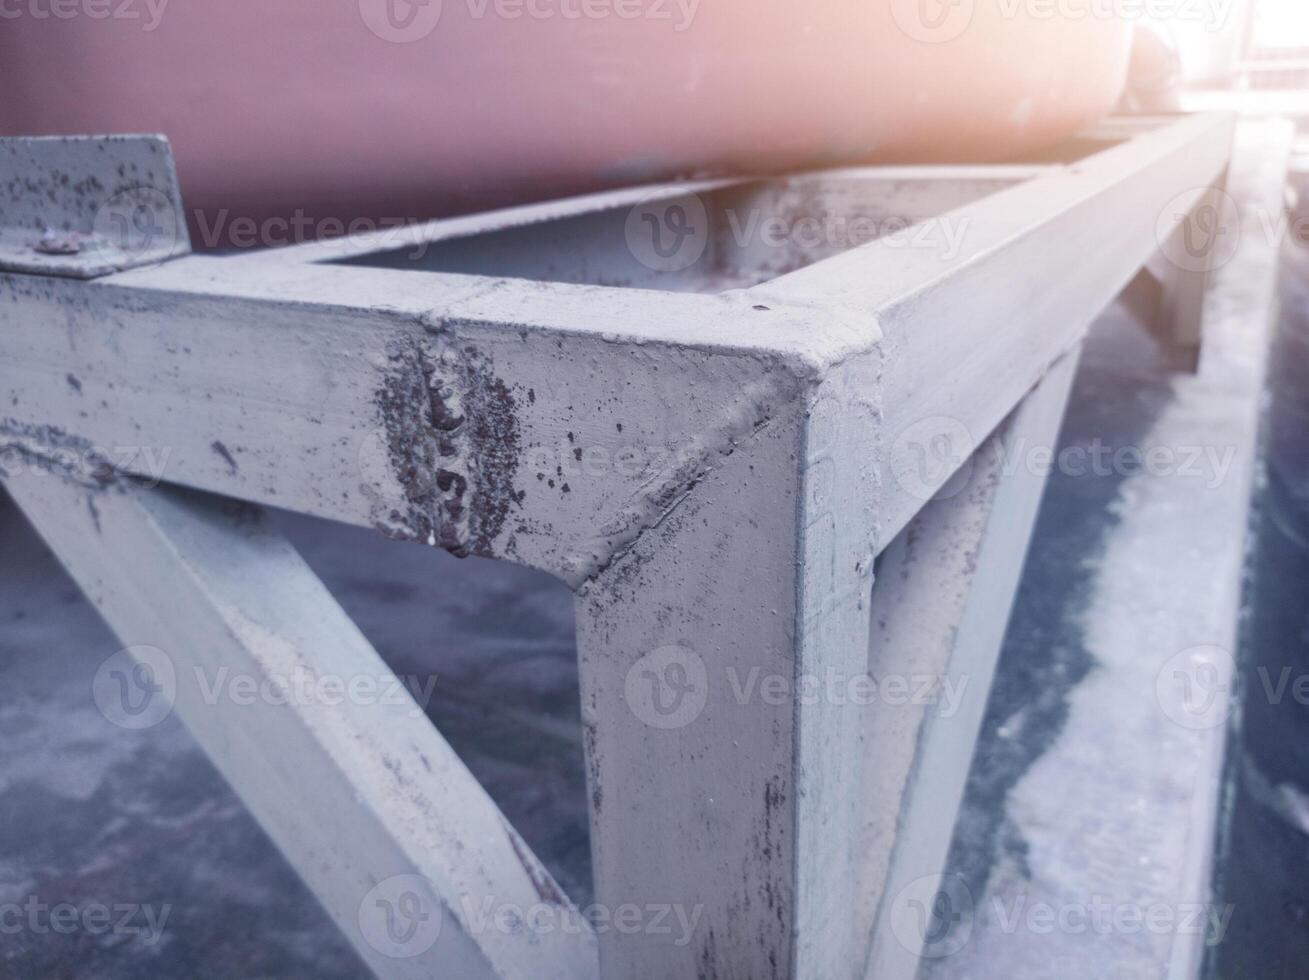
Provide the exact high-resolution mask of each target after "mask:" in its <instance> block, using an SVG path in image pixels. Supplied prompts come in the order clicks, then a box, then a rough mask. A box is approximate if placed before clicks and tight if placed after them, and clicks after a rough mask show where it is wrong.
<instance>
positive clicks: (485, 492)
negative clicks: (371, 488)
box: [374, 333, 525, 558]
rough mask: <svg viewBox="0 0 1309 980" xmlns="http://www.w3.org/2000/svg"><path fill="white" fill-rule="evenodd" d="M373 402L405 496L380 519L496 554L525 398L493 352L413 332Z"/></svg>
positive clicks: (466, 551)
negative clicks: (512, 387)
mask: <svg viewBox="0 0 1309 980" xmlns="http://www.w3.org/2000/svg"><path fill="white" fill-rule="evenodd" d="M389 360H390V367H389V369H388V371H387V374H386V377H385V379H384V381H383V384H382V386H381V388H380V389H379V390H378V392H377V394H376V397H375V399H374V400H375V402H376V404H377V406H378V409H379V412H380V414H381V418H382V426H383V430H384V432H385V434H386V449H387V454H388V457H389V461H390V465H391V469H392V471H393V472H394V474H395V477H396V480H397V482H398V483H399V484H400V487H401V489H402V491H403V493H404V502H403V506H394V505H392V506H390V507H388V508H386V509H385V511H384V513H383V514H382V516H381V517H380V518H375V523H376V524H377V526H378V527H379V529H381V530H382V531H383V532H384V533H386V534H388V535H389V536H391V537H398V538H404V539H409V540H417V541H425V542H427V543H428V544H431V545H434V546H437V547H440V548H443V549H445V550H446V551H449V552H450V553H451V554H454V555H456V556H458V557H461V558H463V557H467V556H468V555H486V556H490V555H493V554H495V553H496V540H497V539H498V538H499V537H500V535H501V534H502V533H503V531H504V529H505V525H506V523H507V521H508V518H509V511H510V509H511V508H512V507H514V506H516V505H519V504H521V502H522V499H523V497H524V495H525V494H524V491H521V490H517V489H515V487H514V478H515V476H516V474H517V471H518V462H519V458H520V454H521V440H520V430H519V423H518V406H517V404H516V403H515V400H514V398H513V395H512V394H511V393H510V391H509V388H508V386H507V385H506V384H505V383H504V382H503V381H502V380H501V379H500V378H499V377H497V376H496V374H495V372H494V370H493V366H492V364H491V362H490V359H489V358H487V357H485V356H484V355H483V354H481V352H480V351H478V350H477V348H475V347H473V346H471V345H459V344H457V343H456V342H454V341H453V339H452V338H450V337H449V336H448V335H445V334H441V333H433V334H429V335H427V336H425V337H423V338H421V339H419V338H407V339H405V340H404V341H401V342H399V343H397V344H396V345H395V346H394V347H393V349H392V350H391V351H390V353H389Z"/></svg>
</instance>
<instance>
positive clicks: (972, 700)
mask: <svg viewBox="0 0 1309 980" xmlns="http://www.w3.org/2000/svg"><path fill="white" fill-rule="evenodd" d="M1077 362H1078V352H1073V353H1070V354H1068V355H1066V356H1065V357H1064V358H1063V359H1062V360H1061V361H1059V362H1058V363H1057V364H1056V365H1055V366H1054V367H1053V368H1051V370H1050V372H1049V373H1048V374H1047V375H1046V376H1045V378H1044V379H1043V380H1042V381H1041V383H1040V384H1039V385H1038V386H1037V387H1036V388H1035V389H1034V390H1033V392H1032V393H1031V394H1030V395H1028V396H1027V398H1026V399H1025V400H1024V401H1023V402H1022V404H1020V405H1019V406H1018V408H1016V409H1015V410H1014V412H1013V413H1012V414H1011V415H1010V416H1009V418H1008V419H1006V420H1005V422H1004V423H1003V424H1002V425H1001V427H1000V429H999V430H997V431H996V432H995V434H993V435H992V436H991V437H990V439H988V440H987V441H986V442H985V443H984V444H983V445H982V446H981V447H980V448H979V449H978V451H977V452H976V453H975V454H974V457H973V459H972V460H971V461H970V463H969V467H968V469H966V470H965V472H964V474H962V476H963V477H964V478H963V479H958V480H956V481H955V482H954V483H952V484H951V489H953V490H954V491H955V492H954V493H953V494H952V495H951V496H948V497H946V498H943V499H938V500H934V501H932V502H931V503H929V504H928V505H927V506H926V507H925V508H924V509H923V510H922V511H921V512H920V513H919V514H918V516H917V517H916V518H915V519H914V521H913V523H912V524H910V526H909V527H908V528H907V529H906V530H905V532H904V533H902V534H901V535H900V536H899V537H898V538H897V539H896V540H895V541H894V542H892V543H891V545H890V546H889V547H888V548H887V550H886V552H884V553H883V555H882V559H881V563H880V565H879V572H878V582H877V584H876V585H875V586H874V588H873V597H872V600H873V601H872V606H873V635H872V640H871V644H870V647H869V658H868V659H869V672H870V673H871V675H872V676H873V677H874V678H875V679H879V680H880V679H884V678H897V679H908V681H909V689H910V690H914V689H917V690H923V689H925V685H926V684H928V683H930V684H932V685H933V692H934V696H933V697H930V698H924V699H921V700H918V701H915V702H913V703H909V704H905V705H904V706H903V707H901V708H900V709H899V710H897V711H873V712H869V714H868V716H867V719H866V721H867V729H866V732H865V740H866V743H867V745H868V753H867V756H866V758H865V777H864V799H865V803H864V809H863V815H864V824H863V828H862V830H863V838H862V844H861V848H860V854H859V862H858V874H859V877H860V882H861V884H860V890H859V907H858V908H859V921H860V923H861V926H862V928H864V929H866V930H868V931H869V932H871V935H872V945H871V951H870V955H869V960H868V971H867V973H866V977H867V978H868V980H913V977H914V976H915V975H916V974H917V972H918V967H919V963H920V958H921V957H922V956H923V955H927V956H936V955H941V954H942V952H943V950H942V949H940V948H934V946H935V944H933V943H932V942H931V940H932V939H933V932H932V926H931V923H930V922H928V921H927V920H926V919H925V918H924V910H927V909H931V908H933V907H934V906H937V905H939V903H940V902H941V901H942V900H944V901H945V902H954V903H956V911H958V912H966V911H967V910H966V909H961V908H958V907H957V906H958V904H959V903H960V902H961V901H963V899H962V897H961V896H959V895H957V894H955V892H954V890H953V889H951V888H950V887H943V886H946V885H948V883H946V882H944V881H943V880H942V879H941V873H942V871H943V870H944V868H945V861H946V856H947V853H948V851H949V847H950V840H951V837H952V835H953V831H954V824H955V819H956V816H957V814H958V810H959V805H960V803H961V802H962V799H963V792H964V786H965V784H966V782H967V778H968V769H969V766H970V764H971V762H972V758H973V749H974V746H975V744H976V741H977V733H978V730H979V729H980V727H981V723H982V717H983V714H984V712H985V709H986V703H987V697H988V694H989V692H990V687H991V680H992V677H993V676H994V674H995V666H996V660H997V658H998V656H999V653H1000V646H1001V643H1002V641H1003V639H1004V632H1005V626H1006V624H1007V623H1008V619H1009V612H1010V610H1011V608H1012V606H1013V599H1014V594H1015V592H1016V591H1017V589H1018V582H1019V579H1020V577H1021V573H1022V567H1023V560H1024V558H1025V556H1026V554H1027V547H1028V544H1029V542H1030V539H1031V534H1032V530H1033V527H1034V525H1035V523H1036V516H1037V512H1038V510H1039V509H1040V503H1041V496H1042V492H1043V490H1044V488H1045V484H1046V477H1047V475H1048V468H1049V466H1050V465H1052V457H1051V456H1047V455H1046V453H1047V451H1048V452H1050V453H1052V452H1053V451H1054V449H1055V447H1056V444H1057V439H1058V435H1059V427H1060V423H1061V421H1062V419H1063V415H1064V408H1065V406H1066V404H1067V401H1068V395H1069V391H1070V390H1071V388H1072V383H1073V378H1074V376H1075V374H1076V368H1077Z"/></svg>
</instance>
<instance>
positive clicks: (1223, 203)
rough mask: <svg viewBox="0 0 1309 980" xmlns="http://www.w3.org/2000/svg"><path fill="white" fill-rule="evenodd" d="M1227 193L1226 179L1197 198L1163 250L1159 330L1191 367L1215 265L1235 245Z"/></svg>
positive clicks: (1196, 355) (1233, 219) (1195, 359)
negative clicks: (1185, 357)
mask: <svg viewBox="0 0 1309 980" xmlns="http://www.w3.org/2000/svg"><path fill="white" fill-rule="evenodd" d="M1226 188H1227V176H1226V174H1224V175H1223V176H1222V177H1220V178H1219V180H1218V181H1217V182H1215V184H1214V185H1213V186H1212V187H1210V188H1209V189H1208V190H1207V191H1206V192H1205V193H1204V194H1203V195H1202V196H1201V197H1200V199H1199V201H1198V202H1196V204H1195V206H1194V207H1193V208H1192V209H1191V212H1190V213H1189V214H1188V215H1187V216H1186V217H1185V218H1184V219H1183V220H1182V222H1181V224H1180V225H1179V227H1178V229H1177V231H1176V232H1175V233H1174V234H1173V238H1172V240H1171V241H1170V242H1168V243H1167V244H1166V245H1165V247H1164V258H1165V261H1164V263H1163V265H1162V268H1163V270H1164V272H1163V276H1162V281H1161V287H1162V294H1161V298H1160V305H1159V328H1160V330H1161V332H1162V334H1163V336H1164V337H1166V338H1167V339H1168V340H1169V341H1170V342H1171V343H1173V344H1174V345H1176V346H1177V348H1178V349H1179V350H1181V351H1182V352H1184V353H1185V354H1187V355H1188V357H1189V360H1190V362H1191V366H1192V367H1195V366H1198V364H1199V358H1200V347H1201V345H1202V342H1203V336H1202V329H1203V324H1204V301H1205V296H1206V294H1207V293H1208V290H1209V283H1210V280H1211V279H1212V276H1213V271H1214V268H1215V263H1216V261H1217V259H1218V257H1219V256H1220V255H1221V254H1222V251H1223V249H1225V248H1230V247H1231V245H1232V244H1233V243H1232V242H1231V241H1230V236H1234V235H1237V234H1239V227H1237V224H1236V223H1237V221H1238V218H1237V215H1235V214H1234V213H1233V210H1232V206H1231V204H1230V198H1228V196H1227V191H1226Z"/></svg>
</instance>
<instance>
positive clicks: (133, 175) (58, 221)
mask: <svg viewBox="0 0 1309 980" xmlns="http://www.w3.org/2000/svg"><path fill="white" fill-rule="evenodd" d="M190 251H191V238H190V235H189V233H188V232H187V228H186V215H185V212H184V211H183V209H182V194H181V191H180V190H179V189H178V185H177V172H176V170H175V169H174V167H173V153H172V149H171V148H170V147H169V145H168V140H167V139H166V138H165V137H163V136H40V137H16V138H0V270H2V271H6V272H23V273H30V274H34V275H44V276H63V277H67V278H72V279H96V278H98V277H100V276H107V275H110V274H111V273H114V272H121V271H123V270H125V269H134V268H137V267H138V266H143V265H154V264H157V263H160V262H164V261H166V260H168V259H171V258H176V257H178V256H181V255H187V254H189V253H190Z"/></svg>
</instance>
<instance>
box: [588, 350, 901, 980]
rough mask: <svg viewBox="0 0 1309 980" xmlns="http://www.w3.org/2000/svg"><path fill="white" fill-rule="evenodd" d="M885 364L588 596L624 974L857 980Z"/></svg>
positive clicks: (611, 878)
mask: <svg viewBox="0 0 1309 980" xmlns="http://www.w3.org/2000/svg"><path fill="white" fill-rule="evenodd" d="M875 384H876V372H875V364H874V363H873V361H872V359H871V358H867V359H860V360H859V361H858V362H849V363H847V364H846V365H844V366H843V367H841V368H840V369H839V370H837V371H836V372H835V373H834V374H833V376H831V377H829V378H827V379H826V380H824V381H823V382H822V383H821V384H819V385H817V386H816V387H814V388H811V389H807V390H805V391H802V392H800V393H798V396H797V399H796V404H795V405H794V407H793V408H791V409H788V413H789V415H788V416H787V417H774V418H773V419H771V420H770V421H768V422H766V423H765V424H763V425H761V426H760V427H759V428H757V429H756V431H755V433H754V435H753V436H751V437H750V438H749V440H747V441H745V442H743V443H741V444H740V445H738V446H736V447H735V449H734V451H732V452H731V453H730V454H728V455H725V456H724V457H722V458H721V459H719V460H718V461H717V462H716V464H714V465H712V466H711V467H709V468H708V472H703V473H701V474H698V475H697V478H696V479H695V480H693V481H691V484H692V485H690V486H688V488H687V494H686V496H685V497H684V498H683V499H682V501H681V502H680V504H678V505H675V506H674V508H673V509H672V510H671V511H670V512H669V513H668V514H666V515H665V517H664V519H663V520H662V521H661V522H659V523H658V524H657V525H656V526H654V527H652V528H650V529H649V530H648V531H646V532H645V534H644V535H643V536H642V537H641V538H640V539H639V540H638V541H637V542H636V544H635V546H634V547H633V548H632V549H631V550H630V551H628V552H627V553H626V554H624V555H622V556H621V557H620V558H619V559H618V560H616V561H615V562H613V563H611V564H610V565H609V567H608V568H606V569H605V571H604V572H603V573H602V574H601V575H600V576H599V577H598V578H597V579H595V580H593V581H592V582H591V583H589V584H588V585H587V586H585V587H584V588H583V589H582V590H581V592H580V594H579V598H578V604H577V609H578V634H579V644H580V656H581V670H582V699H583V701H582V705H583V717H584V722H585V725H586V736H587V755H588V765H589V773H588V775H589V780H590V789H591V799H592V849H593V854H594V860H595V879H596V892H597V900H598V901H599V903H600V904H601V905H602V906H603V907H604V908H606V909H607V910H608V911H610V912H611V913H616V911H617V910H619V909H620V908H621V907H622V906H625V905H635V906H638V907H640V908H642V909H647V908H651V907H669V906H671V907H672V910H673V912H672V915H671V916H670V917H669V920H668V921H669V922H673V923H676V922H678V921H684V922H689V923H692V924H693V928H692V929H691V930H689V934H686V933H684V932H683V931H681V930H679V929H678V928H676V927H674V928H673V929H672V930H671V931H670V932H656V931H654V930H653V929H649V930H642V931H635V932H631V933H629V934H623V933H621V932H620V931H618V930H617V929H611V930H608V931H602V932H601V934H600V937H599V939H600V962H601V967H600V968H601V974H602V975H603V976H606V977H615V978H618V977H621V978H623V980H666V978H668V977H715V978H718V980H727V978H739V980H765V978H805V980H849V978H852V977H854V976H856V975H857V973H858V970H859V968H860V966H861V965H862V964H861V958H862V957H861V953H860V950H861V949H862V945H861V944H857V943H856V940H855V936H854V929H853V916H852V914H851V909H852V901H853V897H854V894H853V890H854V887H855V883H854V876H853V875H852V874H851V873H850V872H851V867H850V863H851V858H852V842H853V840H854V835H855V829H856V825H857V806H858V798H859V793H858V780H859V771H860V758H861V751H860V745H859V739H860V708H859V707H858V706H857V704H856V703H855V702H856V701H857V698H853V697H851V696H850V691H851V688H852V686H854V685H858V684H859V682H860V679H861V678H863V677H864V674H865V661H866V657H867V641H868V622H869V620H868V596H869V592H870V572H871V563H872V556H873V553H874V542H873V535H874V530H875V528H874V520H873V503H874V501H875V499H876V493H875V491H876V487H875V477H874V476H873V475H872V467H871V466H870V464H869V460H870V455H871V452H872V450H873V448H874V440H875V439H876V423H877V418H876V414H877V413H876V410H875V408H874V406H873V405H871V404H870V403H869V402H867V401H865V400H864V399H865V398H867V397H871V393H872V392H873V391H875Z"/></svg>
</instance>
